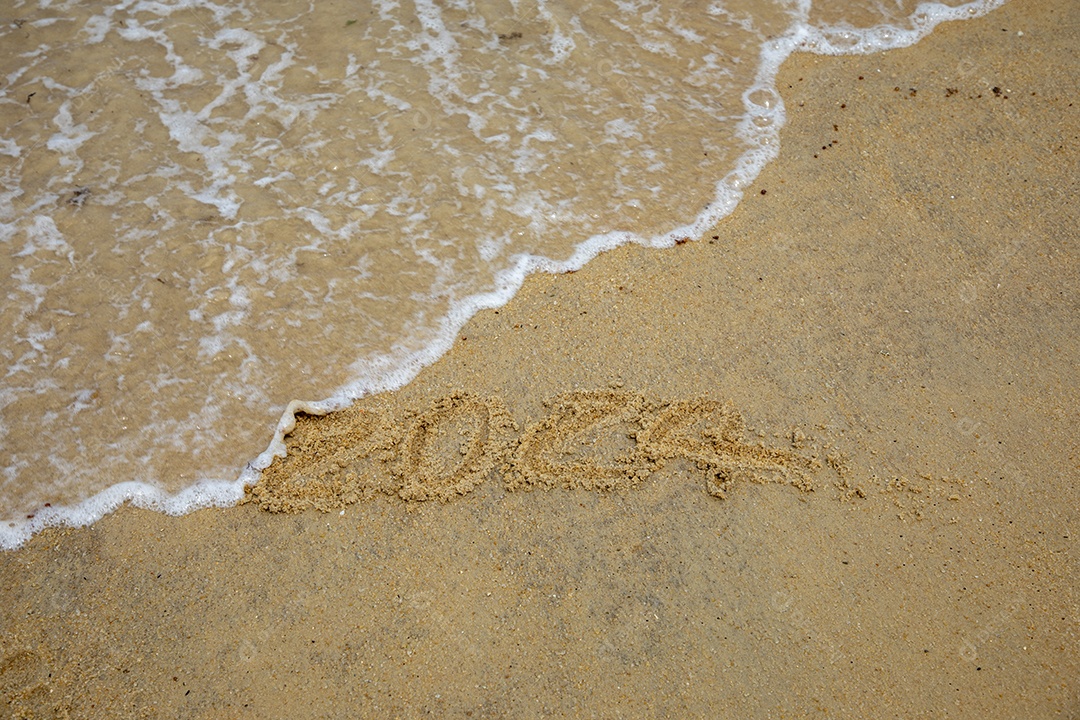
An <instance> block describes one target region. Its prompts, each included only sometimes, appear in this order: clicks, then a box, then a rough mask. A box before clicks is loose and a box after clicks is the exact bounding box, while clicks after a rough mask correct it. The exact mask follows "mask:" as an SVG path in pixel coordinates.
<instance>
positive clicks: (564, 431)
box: [506, 390, 648, 490]
mask: <svg viewBox="0 0 1080 720" xmlns="http://www.w3.org/2000/svg"><path fill="white" fill-rule="evenodd" d="M548 407H549V408H551V412H550V414H549V415H548V416H547V417H546V418H544V419H543V420H541V421H540V422H538V423H536V424H534V425H532V426H530V427H529V428H528V429H527V430H526V431H525V433H524V435H522V437H521V439H520V440H519V441H518V444H517V448H516V449H515V451H514V453H513V456H512V459H511V462H510V465H509V467H508V468H507V470H508V473H507V477H506V485H507V487H508V488H509V489H518V488H523V487H545V488H550V487H555V486H562V487H567V488H570V487H582V488H585V489H588V490H614V489H616V488H619V487H626V486H633V485H635V484H637V482H638V481H639V480H641V479H642V478H644V477H646V476H647V475H648V463H646V462H645V461H644V458H643V457H642V456H641V453H640V452H639V448H638V444H637V436H638V433H640V432H641V431H642V430H643V429H644V427H643V422H644V415H645V401H644V399H643V398H642V397H640V396H638V395H634V394H631V393H622V392H610V391H603V390H601V391H596V392H575V393H570V394H567V395H560V396H559V397H557V398H556V399H555V400H554V401H553V402H551V403H549V404H548Z"/></svg>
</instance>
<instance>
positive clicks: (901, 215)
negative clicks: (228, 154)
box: [0, 0, 1080, 718]
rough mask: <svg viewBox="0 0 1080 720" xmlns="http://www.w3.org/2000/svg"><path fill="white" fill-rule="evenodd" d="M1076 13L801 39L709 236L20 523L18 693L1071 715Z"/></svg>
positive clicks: (302, 709) (574, 286) (472, 707)
mask: <svg viewBox="0 0 1080 720" xmlns="http://www.w3.org/2000/svg"><path fill="white" fill-rule="evenodd" d="M1078 46H1080V5H1077V4H1076V3H1075V2H1069V1H1067V0H1015V2H1013V3H1011V4H1009V5H1007V6H1006V7H1005V8H1003V9H1001V10H999V11H997V12H994V13H992V14H990V15H989V16H987V17H985V18H982V19H979V20H975V21H970V22H966V23H958V24H950V25H947V26H943V27H941V28H939V29H938V30H937V31H936V32H935V33H934V34H933V35H932V36H931V37H929V38H927V39H926V40H924V41H922V42H921V43H919V44H918V45H917V46H915V47H913V48H910V49H906V50H900V51H894V52H890V53H887V54H884V55H873V56H867V57H849V58H823V57H814V56H797V57H795V58H793V59H792V60H791V61H789V63H787V64H786V65H785V67H784V69H783V72H782V75H781V78H780V83H781V84H780V87H781V88H782V90H783V92H784V95H785V100H786V102H787V104H788V107H789V116H790V119H789V124H788V126H787V127H786V128H785V130H784V133H783V137H782V143H783V148H782V151H781V156H780V158H779V159H778V160H777V161H776V162H774V163H773V164H772V165H770V166H769V167H768V168H767V169H766V170H765V171H764V173H763V174H762V176H761V177H760V178H759V179H758V181H757V183H756V184H755V185H754V186H753V187H752V188H751V189H750V191H749V195H748V197H747V199H746V200H745V201H744V202H743V204H742V205H741V206H740V207H739V208H738V210H737V211H736V212H735V214H734V215H732V216H731V217H729V218H728V219H727V220H725V221H724V222H723V223H721V224H720V225H719V226H718V227H717V228H715V230H714V231H713V232H712V233H710V234H709V235H708V236H706V237H703V238H697V239H694V241H692V242H687V243H685V244H681V245H679V246H677V247H675V248H673V249H671V250H669V251H663V252H657V251H645V250H641V249H639V248H623V249H620V250H618V251H615V252H611V253H608V254H606V255H604V256H601V257H600V258H598V259H597V260H595V261H593V262H592V263H590V264H589V265H587V266H586V267H585V268H584V269H583V270H581V271H578V272H576V273H573V274H570V275H561V276H539V277H534V278H531V279H530V280H529V281H528V283H527V284H526V286H525V287H524V288H523V290H522V291H521V292H520V294H519V295H518V296H517V297H516V298H515V299H514V300H513V301H512V302H511V303H510V304H509V305H507V306H506V307H504V308H502V309H500V310H499V311H490V312H484V313H482V314H480V315H479V316H477V317H476V318H474V319H473V320H472V321H471V322H470V323H469V324H468V325H467V326H466V328H465V329H464V330H463V331H462V334H461V336H460V337H459V339H458V342H457V343H456V344H455V346H454V348H453V350H452V351H451V352H450V353H449V354H448V355H447V356H445V357H444V358H443V359H442V360H440V361H439V362H438V363H437V364H435V365H434V366H432V367H431V368H429V369H427V370H426V371H425V372H423V373H422V375H421V376H420V377H419V378H418V379H417V380H416V381H415V382H413V383H411V384H410V385H409V386H407V387H405V388H403V389H402V390H401V391H399V392H396V393H393V394H391V395H388V396H385V397H378V398H369V399H367V400H365V401H363V402H361V403H358V405H357V406H356V407H355V408H353V409H351V410H349V411H346V412H343V413H339V414H336V415H332V416H328V417H324V418H312V417H302V418H300V419H299V420H298V425H297V429H296V431H295V432H294V433H293V435H292V436H291V438H290V443H291V447H292V449H291V454H290V457H289V458H288V459H287V460H285V461H283V462H281V463H279V464H276V465H275V466H274V467H273V468H272V469H271V470H270V471H268V472H267V473H265V475H264V480H263V482H262V483H260V485H259V486H258V487H256V488H254V489H253V490H252V494H251V498H250V499H251V500H252V502H249V503H247V504H245V505H242V506H240V507H237V508H233V509H228V510H210V511H202V512H197V513H194V514H192V515H189V516H186V517H182V518H172V517H165V516H161V515H157V514H154V513H150V512H144V511H139V510H132V509H126V508H125V509H123V510H121V511H120V512H117V513H115V514H114V515H112V516H110V517H107V518H105V519H104V520H102V521H100V522H99V523H97V524H95V525H94V526H92V527H89V528H84V529H75V530H70V529H69V530H50V531H47V532H44V533H42V534H40V535H39V536H37V537H35V538H34V539H33V540H32V541H31V542H29V543H28V544H27V545H26V546H25V547H24V548H23V549H21V550H19V551H16V552H8V553H4V554H2V555H0V579H2V583H0V627H2V628H3V632H2V634H0V715H2V716H4V717H192V718H210V717H214V718H217V717H229V718H234V717H251V718H265V717H289V718H307V717H342V718H344V717H361V716H371V717H376V716H377V717H399V716H400V717H411V716H419V715H434V716H437V717H474V718H475V717H540V716H547V715H554V716H595V717H620V716H623V717H710V718H751V717H775V718H780V717H828V718H840V717H844V718H867V717H874V718H893V717H895V718H914V717H935V718H941V717H963V718H997V717H1002V718H1006V717H1007V718H1013V717H1015V718H1077V717H1080V582H1078V577H1080V573H1078V569H1080V568H1078V553H1077V540H1076V537H1077V536H1076V533H1077V527H1076V524H1077V519H1078V515H1080V510H1078V508H1080V490H1078V482H1077V481H1078V478H1080V460H1078V458H1080V454H1078V441H1077V431H1076V428H1077V426H1078V425H1077V423H1078V420H1080V418H1078V413H1077V407H1080V391H1078V388H1080V371H1078V369H1077V362H1076V358H1077V357H1078V356H1080V333H1078V332H1077V330H1078V327H1077V319H1076V318H1077V317H1078V314H1080V303H1078V302H1077V287H1078V281H1080V272H1078V268H1077V257H1076V242H1077V227H1078V223H1080V211H1078V206H1077V202H1076V197H1077V195H1078V192H1080V188H1078V187H1077V167H1080V156H1078V140H1080V114H1078V110H1077V107H1076V103H1077V102H1078V100H1080V80H1078V78H1080V63H1078V62H1077V58H1076V54H1075V49H1076V48H1077V47H1078ZM316 508H322V510H320V509H316ZM269 510H272V511H274V512H270V511H269Z"/></svg>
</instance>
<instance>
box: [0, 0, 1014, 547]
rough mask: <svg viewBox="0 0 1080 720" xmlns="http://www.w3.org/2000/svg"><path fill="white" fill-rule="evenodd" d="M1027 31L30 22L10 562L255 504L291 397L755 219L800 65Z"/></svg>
mask: <svg viewBox="0 0 1080 720" xmlns="http://www.w3.org/2000/svg"><path fill="white" fill-rule="evenodd" d="M997 4H1000V3H998V2H996V1H994V0H986V1H985V2H982V1H980V2H976V3H971V4H968V5H963V6H959V7H955V8H950V7H948V6H946V5H940V4H934V5H920V6H916V4H915V3H913V2H907V1H906V0H898V1H897V2H890V3H877V2H865V3H859V2H850V1H849V0H831V2H821V3H815V4H814V5H813V7H811V5H810V3H809V2H782V1H779V0H731V1H730V2H722V1H720V0H715V1H713V2H640V1H639V2H631V1H627V2H592V3H588V2H586V3H581V4H578V3H556V2H543V1H539V2H537V1H535V0H530V1H526V0H521V1H518V2H498V1H490V2H488V1H484V0H476V1H470V0H458V1H456V2H435V1H434V0H414V1H412V2H400V3H399V2H393V1H391V0H386V1H385V2H363V1H360V2H351V3H337V4H327V3H320V4H314V3H311V4H309V3H306V2H298V1H295V0H283V1H282V2H274V3H266V2H262V3H257V2H252V1H246V2H245V1H240V2H229V3H222V4H214V3H212V2H205V1H203V0H191V1H189V2H180V3H159V2H118V3H114V4H111V5H107V6H104V7H102V6H98V5H96V4H87V3H79V2H67V3H50V2H48V0H42V2H33V3H31V2H23V3H17V4H16V5H15V6H14V8H13V9H9V10H5V13H8V14H7V15H6V16H4V17H0V83H2V84H0V244H2V249H0V257H2V258H3V259H4V268H3V270H4V272H3V281H2V282H3V298H4V299H3V304H2V305H0V334H2V340H3V341H2V343H0V368H2V369H0V372H2V374H3V383H2V384H0V469H2V475H0V518H3V519H4V520H5V521H6V522H4V523H3V524H2V525H0V547H12V546H15V545H17V544H19V543H20V542H22V541H23V540H24V539H25V538H26V537H28V536H29V534H31V533H32V532H33V531H34V530H36V529H38V528H40V527H42V526H44V525H47V524H55V523H57V522H87V521H92V520H93V519H95V518H97V517H100V515H101V514H102V513H104V512H107V511H108V510H110V509H111V508H113V507H115V506H116V505H117V504H118V503H119V502H121V501H122V500H124V499H133V500H134V501H136V502H137V503H139V504H142V505H144V506H151V507H157V508H159V509H163V510H166V511H170V512H182V511H185V510H189V509H191V508H193V507H199V506H204V505H210V504H229V503H232V502H235V500H236V499H237V498H238V497H239V496H240V492H241V487H242V483H243V481H244V480H245V479H251V477H252V474H253V473H254V471H255V468H258V467H262V466H263V465H265V463H266V462H267V461H268V460H269V453H270V452H271V451H272V450H274V449H275V448H277V447H279V446H278V445H277V442H278V441H279V439H280V429H281V428H280V425H279V418H281V417H282V413H283V411H284V410H285V409H286V406H287V404H288V403H289V401H290V400H293V399H297V398H302V399H308V400H313V401H321V402H322V407H326V408H328V407H337V406H340V405H342V404H345V403H347V402H348V401H349V400H351V399H353V398H356V397H359V396H362V395H364V394H366V393H370V392H374V391H379V390H384V389H388V388H392V387H397V386H400V385H402V384H403V383H405V382H407V381H408V380H409V379H411V378H412V377H413V376H414V375H415V374H416V372H417V371H418V370H419V369H420V368H421V367H422V366H423V365H425V364H427V363H430V362H431V361H433V360H434V359H435V358H437V357H438V356H439V355H440V354H441V353H443V352H445V350H446V349H447V348H448V347H449V345H450V343H451V342H452V340H453V336H454V334H455V332H456V331H457V329H458V328H459V327H460V326H461V325H462V323H463V322H464V321H465V320H466V319H467V318H468V317H469V316H470V315H471V314H473V313H474V312H475V311H476V310H477V309H479V308H481V307H491V306H496V305H499V304H502V303H503V302H505V301H506V300H507V299H508V298H509V297H511V296H512V295H513V293H514V291H515V290H516V289H517V288H518V287H519V285H520V283H521V281H522V279H523V277H524V276H525V275H526V274H527V273H528V272H530V271H535V270H538V269H548V270H555V269H568V268H571V267H578V266H580V265H581V264H582V263H584V262H585V261H587V260H588V259H589V258H591V257H593V256H594V255H595V254H596V253H597V252H600V251H601V250H603V249H606V248H610V247H613V246H615V245H618V244H621V243H625V242H639V243H643V244H648V245H653V246H658V247H663V246H667V245H671V244H672V243H674V242H675V241H676V240H679V239H681V238H683V237H690V238H693V237H696V236H698V235H700V234H701V233H703V232H704V231H705V230H707V229H708V228H709V226H710V225H712V224H713V223H715V222H716V221H717V220H718V219H719V218H721V217H723V216H724V215H726V214H728V213H729V212H730V211H731V210H732V209H733V207H734V206H735V204H736V203H737V202H738V200H739V198H740V197H741V193H740V189H741V188H742V187H745V186H746V184H748V183H749V182H750V181H751V180H752V179H753V178H754V177H755V176H756V174H757V173H758V171H759V170H760V168H761V167H762V166H763V165H764V163H765V162H767V161H768V160H769V159H771V158H772V157H774V156H775V154H776V151H777V134H778V130H779V128H780V126H781V125H782V123H783V120H784V108H783V102H782V99H781V98H780V96H779V94H778V93H777V92H776V91H775V89H774V88H773V78H774V75H775V72H776V69H777V68H778V66H779V64H780V62H782V61H783V59H784V58H785V57H787V56H788V55H789V54H790V53H791V52H793V51H796V50H809V51H815V52H830V53H850V52H869V51H874V50H880V49H885V48H888V47H895V46H899V45H906V44H910V43H911V42H914V41H915V40H917V39H918V38H919V37H921V36H922V35H924V34H926V33H927V32H929V31H930V30H931V29H932V27H933V26H934V25H935V24H937V23H938V22H940V21H942V20H945V19H956V18H963V17H970V16H974V15H978V14H982V13H983V12H985V11H987V10H989V9H991V8H992V7H994V6H996V5H997ZM275 428H277V437H276V438H275ZM268 444H270V446H271V447H270V450H267V446H268ZM31 516H32V517H31Z"/></svg>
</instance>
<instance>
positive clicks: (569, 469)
mask: <svg viewBox="0 0 1080 720" xmlns="http://www.w3.org/2000/svg"><path fill="white" fill-rule="evenodd" d="M382 403H385V400H380V399H371V400H369V401H367V402H366V403H365V406H364V407H363V408H359V407H357V406H354V407H353V408H349V409H347V410H344V411H341V412H336V413H330V414H329V415H325V416H306V415H305V416H297V422H296V426H295V428H294V430H293V432H292V433H291V434H290V436H288V437H287V438H286V442H287V446H288V453H287V455H286V456H285V457H279V458H275V459H274V461H273V463H271V465H270V466H269V467H268V468H266V470H264V471H263V473H262V476H261V477H260V479H259V482H258V483H256V484H255V485H253V486H249V487H248V488H247V491H248V501H250V502H256V503H258V504H259V505H260V506H261V507H263V508H265V509H267V510H273V511H279V512H296V511H299V510H303V509H306V508H318V509H323V510H329V509H332V508H336V507H341V506H343V505H347V504H350V503H353V502H356V501H357V500H359V499H361V498H368V497H371V496H372V495H374V494H375V493H377V492H381V493H386V494H390V495H396V496H398V497H400V498H401V499H403V500H406V501H423V500H430V499H438V500H443V501H446V500H450V499H453V498H455V497H458V496H461V495H465V494H467V493H469V492H471V491H472V490H473V489H474V488H475V487H476V486H477V485H479V484H480V483H482V482H483V481H484V480H486V479H487V478H488V477H489V476H491V475H492V474H493V473H498V474H501V475H502V479H503V483H504V485H505V487H506V489H508V490H519V489H526V490H527V489H534V488H553V487H565V488H584V489H590V490H616V489H622V488H630V487H635V486H637V485H638V484H639V483H640V482H642V481H643V480H645V479H647V478H648V477H649V476H650V475H652V474H653V473H654V472H656V471H657V470H661V469H664V468H665V465H666V464H667V463H668V462H669V461H678V464H679V465H680V467H682V468H683V469H685V470H687V471H689V472H690V473H691V474H694V475H698V476H699V477H700V476H702V475H703V476H704V481H705V489H706V490H707V491H708V492H709V493H710V494H711V495H714V496H716V497H721V498H722V497H725V496H726V494H727V492H728V491H729V490H730V489H731V487H732V486H733V485H734V484H735V483H736V482H737V481H740V480H753V481H757V482H789V483H792V484H794V485H797V486H799V487H800V488H803V489H810V480H809V472H810V471H812V470H815V469H817V468H819V467H820V463H818V462H817V460H816V457H806V456H803V455H801V454H799V453H796V452H794V451H793V450H789V449H782V448H771V447H766V446H765V445H762V444H750V443H747V442H746V441H745V440H744V437H745V434H746V426H745V423H744V422H743V419H742V416H741V415H740V414H739V413H738V412H737V411H736V410H735V409H734V408H732V407H731V406H730V405H724V404H722V403H719V402H716V401H714V400H708V399H697V400H683V401H678V402H673V403H659V404H656V403H650V402H649V401H647V400H646V399H645V398H644V397H642V396H641V395H637V394H635V393H630V392H616V391H608V390H598V391H579V392H573V393H567V394H564V395H560V396H558V397H556V398H555V399H554V400H552V401H551V402H549V403H547V407H548V413H547V415H546V417H544V418H543V419H542V420H540V421H538V422H536V423H533V424H531V425H529V426H528V427H527V428H526V429H525V431H524V432H523V433H520V435H519V431H518V426H517V425H516V424H515V423H514V421H513V419H512V418H511V416H510V414H509V413H508V412H507V410H506V407H505V405H504V404H503V403H502V401H500V400H498V399H495V398H480V397H476V396H473V395H467V394H463V393H459V394H454V395H449V396H447V397H443V398H440V399H438V400H436V401H435V402H433V403H432V404H431V405H430V406H429V407H428V408H427V409H426V410H424V411H422V412H419V413H405V414H401V413H399V412H397V413H396V412H394V411H393V410H392V409H391V408H390V407H388V406H387V405H386V404H382ZM670 467H671V466H669V469H670Z"/></svg>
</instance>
